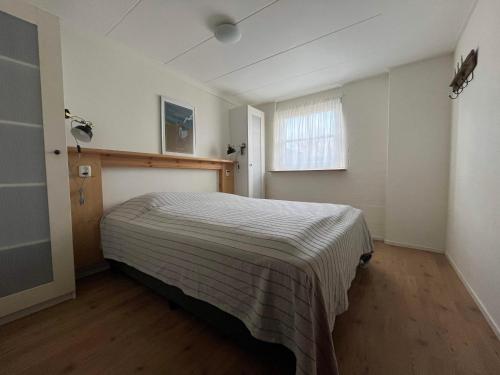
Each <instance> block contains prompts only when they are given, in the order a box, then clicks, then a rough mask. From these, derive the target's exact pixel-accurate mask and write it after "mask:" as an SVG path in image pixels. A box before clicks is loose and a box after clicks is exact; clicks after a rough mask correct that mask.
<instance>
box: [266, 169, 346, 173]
mask: <svg viewBox="0 0 500 375" xmlns="http://www.w3.org/2000/svg"><path fill="white" fill-rule="evenodd" d="M343 171H347V168H327V169H281V170H276V169H275V170H270V171H268V172H272V173H274V172H278V173H281V172H343Z"/></svg>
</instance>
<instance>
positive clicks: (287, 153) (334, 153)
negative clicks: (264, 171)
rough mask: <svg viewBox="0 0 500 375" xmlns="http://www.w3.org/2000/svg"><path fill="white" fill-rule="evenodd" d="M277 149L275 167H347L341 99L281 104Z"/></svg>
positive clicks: (276, 134) (276, 129)
mask: <svg viewBox="0 0 500 375" xmlns="http://www.w3.org/2000/svg"><path fill="white" fill-rule="evenodd" d="M273 150H274V158H273V163H274V164H273V169H274V170H275V171H295V170H297V171H306V170H321V169H345V167H346V152H345V150H346V146H345V131H344V125H343V121H342V102H341V99H340V98H334V99H331V98H328V99H320V100H317V101H314V102H307V103H302V104H299V105H297V104H295V105H279V107H277V108H276V114H275V121H274V149H273Z"/></svg>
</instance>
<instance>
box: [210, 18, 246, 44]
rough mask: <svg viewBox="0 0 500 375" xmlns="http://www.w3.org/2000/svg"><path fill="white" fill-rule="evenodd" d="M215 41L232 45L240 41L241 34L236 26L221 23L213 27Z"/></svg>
mask: <svg viewBox="0 0 500 375" xmlns="http://www.w3.org/2000/svg"><path fill="white" fill-rule="evenodd" d="M215 39H217V40H218V41H219V42H221V43H224V44H234V43H236V42H238V41H239V40H240V39H241V32H240V30H239V29H238V26H237V25H235V24H232V23H223V24H220V25H217V26H215Z"/></svg>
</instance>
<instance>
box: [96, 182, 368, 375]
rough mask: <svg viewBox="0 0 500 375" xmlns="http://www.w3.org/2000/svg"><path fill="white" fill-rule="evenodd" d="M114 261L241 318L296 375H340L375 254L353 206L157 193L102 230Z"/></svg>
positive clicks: (119, 210) (118, 211)
mask: <svg viewBox="0 0 500 375" xmlns="http://www.w3.org/2000/svg"><path fill="white" fill-rule="evenodd" d="M101 237H102V247H103V253H104V256H105V258H107V259H112V260H116V261H119V262H123V263H125V264H128V265H129V266H131V267H134V268H136V269H137V270H139V271H141V272H144V273H146V274H148V275H150V276H153V277H155V278H157V279H159V280H161V281H163V282H164V283H167V284H169V285H173V286H176V287H178V288H180V289H181V290H182V291H183V292H184V293H185V294H187V295H189V296H191V297H194V298H197V299H200V300H202V301H205V302H208V303H210V304H212V305H214V306H216V307H218V308H219V309H221V310H223V311H225V312H227V313H229V314H231V315H233V316H235V317H237V318H238V319H240V320H241V321H242V322H243V323H244V324H245V325H246V327H247V328H248V330H249V331H250V333H251V334H252V335H253V336H254V337H255V338H257V339H260V340H263V341H268V342H273V343H279V344H282V345H284V346H285V347H287V348H289V349H290V350H291V351H292V352H293V353H294V355H295V357H296V373H297V374H302V373H304V374H337V373H338V369H337V363H336V358H335V354H334V348H333V342H332V336H331V332H332V331H333V326H334V322H335V316H336V315H338V314H340V313H342V312H344V311H345V310H346V309H347V307H348V299H347V291H348V289H349V287H350V284H351V282H352V280H353V279H354V277H355V274H356V269H357V266H358V264H359V258H360V256H361V255H363V254H367V253H371V252H372V250H373V244H372V240H371V237H370V233H369V231H368V228H367V225H366V222H365V220H364V218H363V215H362V212H361V211H360V210H358V209H355V208H352V207H350V206H345V205H333V204H322V203H304V202H289V201H278V200H267V199H252V198H246V197H241V196H237V195H231V194H224V193H185V192H182V193H152V194H147V195H143V196H140V197H137V198H133V199H131V200H129V201H127V202H125V203H123V204H121V205H119V206H117V207H115V208H114V209H112V210H111V211H110V212H108V213H107V214H106V215H105V216H104V217H103V219H102V221H101Z"/></svg>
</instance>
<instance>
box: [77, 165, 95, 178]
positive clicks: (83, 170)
mask: <svg viewBox="0 0 500 375" xmlns="http://www.w3.org/2000/svg"><path fill="white" fill-rule="evenodd" d="M78 176H80V177H83V178H85V177H92V167H91V166H90V165H80V166H78Z"/></svg>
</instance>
